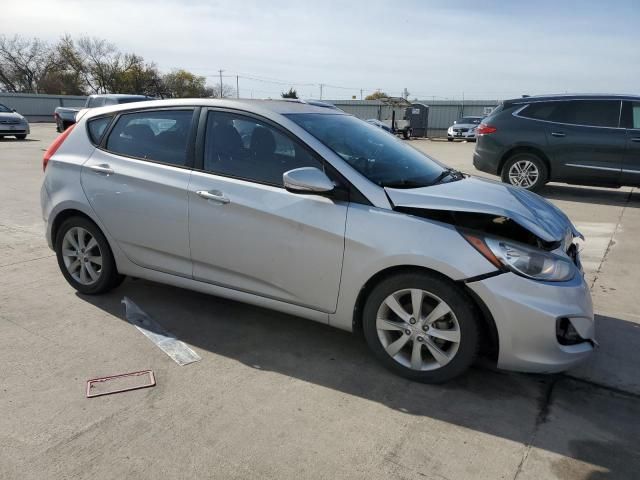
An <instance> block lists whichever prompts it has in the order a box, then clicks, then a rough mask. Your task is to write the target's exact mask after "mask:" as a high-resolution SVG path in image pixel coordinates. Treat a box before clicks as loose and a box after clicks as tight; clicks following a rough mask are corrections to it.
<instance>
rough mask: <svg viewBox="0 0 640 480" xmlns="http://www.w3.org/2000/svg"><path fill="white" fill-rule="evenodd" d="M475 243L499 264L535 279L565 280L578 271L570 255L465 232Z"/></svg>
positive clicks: (482, 251)
mask: <svg viewBox="0 0 640 480" xmlns="http://www.w3.org/2000/svg"><path fill="white" fill-rule="evenodd" d="M462 235H463V236H464V237H465V238H466V239H467V241H468V242H469V243H471V245H472V246H473V247H474V248H475V249H476V250H478V252H480V253H481V254H482V255H483V256H484V257H485V258H486V259H487V260H489V261H490V262H491V263H492V264H494V265H495V266H496V267H498V268H506V269H509V270H511V271H512V272H513V273H516V274H518V275H522V276H523V277H527V278H531V279H534V280H542V281H547V282H564V281H567V280H571V279H572V278H573V277H574V275H575V274H576V271H577V269H576V267H575V265H574V264H573V263H572V262H571V261H570V260H569V259H567V258H563V257H560V256H559V255H556V254H554V253H551V252H547V251H546V250H541V249H539V248H534V247H530V246H528V245H524V244H521V243H517V242H512V241H510V240H504V239H498V238H492V237H481V236H478V235H475V234H470V233H463V234H462Z"/></svg>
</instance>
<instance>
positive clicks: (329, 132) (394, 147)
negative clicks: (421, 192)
mask: <svg viewBox="0 0 640 480" xmlns="http://www.w3.org/2000/svg"><path fill="white" fill-rule="evenodd" d="M287 117H288V118H289V119H291V120H292V121H294V122H295V123H297V124H298V125H300V126H301V127H302V128H304V129H305V130H306V131H307V132H309V133H310V134H311V135H313V136H314V137H315V138H317V139H318V140H320V141H321V142H322V143H323V144H325V145H326V146H327V147H329V148H330V149H331V150H333V151H334V152H335V153H337V154H338V155H340V156H341V157H342V158H343V159H344V160H345V161H346V162H347V163H348V164H349V165H351V166H352V167H353V168H355V169H356V170H357V171H358V172H360V173H361V174H362V175H364V176H365V177H367V178H368V179H369V180H371V181H372V182H373V183H375V184H377V185H379V186H381V187H392V188H419V187H425V186H428V185H433V184H434V183H438V182H439V181H440V180H442V179H443V178H445V177H446V176H447V175H448V172H449V171H448V170H447V168H445V167H444V166H442V165H441V164H440V163H438V162H436V161H435V160H433V159H432V158H429V157H427V156H426V155H424V154H423V153H420V152H419V151H418V150H416V149H415V148H413V147H410V146H409V145H407V144H406V143H404V142H403V141H402V140H400V139H398V138H396V137H394V136H392V135H389V134H388V133H387V132H385V131H384V130H382V129H380V128H378V127H375V126H373V125H371V124H369V123H367V122H364V121H362V120H359V119H357V118H355V117H352V116H351V115H327V114H317V113H304V114H300V113H298V114H289V115H287Z"/></svg>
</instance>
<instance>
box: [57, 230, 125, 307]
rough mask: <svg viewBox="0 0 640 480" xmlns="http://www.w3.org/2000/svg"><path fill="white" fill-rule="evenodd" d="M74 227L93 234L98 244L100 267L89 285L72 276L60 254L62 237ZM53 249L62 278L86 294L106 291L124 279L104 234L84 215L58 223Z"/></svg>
mask: <svg viewBox="0 0 640 480" xmlns="http://www.w3.org/2000/svg"><path fill="white" fill-rule="evenodd" d="M75 227H80V228H82V229H84V230H86V231H87V232H89V233H90V234H91V236H93V238H95V240H96V242H97V244H98V248H99V253H100V255H101V257H102V268H101V270H100V272H99V276H98V278H97V280H96V281H95V282H94V283H92V284H90V285H85V284H82V283H80V282H79V281H77V280H76V279H75V278H73V276H72V275H71V273H70V272H69V270H68V268H67V266H66V264H65V259H64V257H63V255H62V247H63V241H64V237H65V235H66V234H67V232H68V231H69V230H71V229H72V228H75ZM55 251H56V257H57V258H58V266H59V267H60V271H61V272H62V275H64V278H65V279H66V280H67V282H69V285H71V286H72V287H73V288H75V289H76V290H77V291H78V292H80V293H84V294H86V295H98V294H101V293H106V292H108V291H109V290H112V289H113V288H115V287H117V286H118V285H120V283H122V281H123V280H124V276H122V275H120V274H119V273H118V269H117V268H116V263H115V261H114V259H113V253H112V252H111V248H110V247H109V242H107V239H106V238H105V236H104V234H103V233H102V232H101V231H100V229H99V228H98V226H97V225H96V224H95V223H93V222H92V221H90V220H88V219H86V218H84V217H71V218H68V219H66V220H65V221H64V222H63V223H62V225H60V228H59V229H58V232H57V233H56V238H55Z"/></svg>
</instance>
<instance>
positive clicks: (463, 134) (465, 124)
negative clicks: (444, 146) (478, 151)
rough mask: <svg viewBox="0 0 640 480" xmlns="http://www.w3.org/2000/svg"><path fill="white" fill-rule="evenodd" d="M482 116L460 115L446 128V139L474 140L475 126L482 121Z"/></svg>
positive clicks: (451, 140)
mask: <svg viewBox="0 0 640 480" xmlns="http://www.w3.org/2000/svg"><path fill="white" fill-rule="evenodd" d="M483 118H484V117H462V118H460V119H458V120H456V121H455V122H453V125H451V126H450V127H449V129H448V130H447V140H449V141H450V142H453V141H454V140H471V141H474V142H475V140H476V128H478V125H480V123H482V119H483Z"/></svg>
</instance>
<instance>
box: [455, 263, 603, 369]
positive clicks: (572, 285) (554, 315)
mask: <svg viewBox="0 0 640 480" xmlns="http://www.w3.org/2000/svg"><path fill="white" fill-rule="evenodd" d="M467 286H468V287H469V288H471V290H473V291H474V292H475V293H476V294H477V295H478V296H479V297H480V299H482V301H483V302H484V303H485V305H486V306H487V308H488V309H489V311H490V312H491V314H492V315H493V319H494V321H495V325H496V329H497V333H498V341H499V354H498V367H499V368H504V369H508V370H516V371H521V372H536V373H552V372H559V371H563V370H566V369H568V368H570V367H572V366H573V365H576V364H578V363H580V362H582V361H583V360H585V359H586V358H587V357H588V356H589V355H590V354H591V353H592V352H593V350H594V348H595V346H596V345H597V344H596V342H595V322H594V316H593V305H592V303H591V294H590V292H589V287H588V286H587V284H586V282H585V280H584V278H582V276H581V275H576V276H575V277H574V278H573V279H572V280H570V281H567V282H539V281H534V280H529V279H527V278H523V277H520V276H518V275H515V274H513V273H510V272H507V273H504V274H501V275H497V276H493V277H490V278H486V279H484V280H479V281H476V282H470V283H467Z"/></svg>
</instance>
